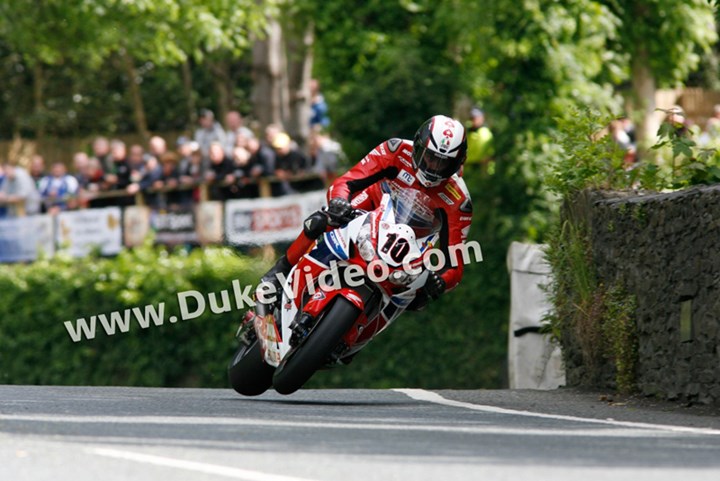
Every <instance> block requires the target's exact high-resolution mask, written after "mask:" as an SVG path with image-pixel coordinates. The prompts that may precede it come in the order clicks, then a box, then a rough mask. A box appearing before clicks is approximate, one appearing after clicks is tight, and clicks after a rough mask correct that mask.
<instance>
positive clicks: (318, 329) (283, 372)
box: [272, 296, 361, 394]
mask: <svg viewBox="0 0 720 481" xmlns="http://www.w3.org/2000/svg"><path fill="white" fill-rule="evenodd" d="M360 312H361V311H360V309H358V308H357V307H355V306H354V305H353V304H352V303H350V301H348V300H346V299H345V298H344V297H342V296H337V297H336V298H335V301H334V302H333V305H332V306H331V307H330V309H329V310H328V311H327V312H326V314H325V315H324V316H323V317H322V318H321V319H320V320H319V321H318V323H317V325H316V326H315V327H314V328H313V330H312V332H310V334H309V335H308V337H307V338H306V339H305V342H304V343H302V344H301V345H300V346H298V347H297V348H296V349H295V350H294V351H293V352H291V353H290V354H288V355H287V356H286V357H285V358H284V359H283V360H282V361H281V362H280V365H279V366H278V367H277V369H276V370H275V374H274V375H273V381H272V384H273V387H274V388H275V390H276V391H277V392H279V393H280V394H292V393H294V392H295V391H297V390H298V389H300V388H301V387H302V386H303V384H305V383H306V382H307V381H308V380H309V379H310V378H311V377H312V375H313V374H315V371H317V370H318V369H320V368H321V367H323V366H324V365H325V363H326V362H327V361H328V359H329V358H330V354H332V352H333V350H335V348H336V347H337V345H338V343H339V342H340V341H341V339H342V337H343V336H344V335H345V333H346V332H347V331H348V330H349V329H350V328H351V327H352V325H353V324H354V323H355V321H356V320H357V318H358V316H359V315H360Z"/></svg>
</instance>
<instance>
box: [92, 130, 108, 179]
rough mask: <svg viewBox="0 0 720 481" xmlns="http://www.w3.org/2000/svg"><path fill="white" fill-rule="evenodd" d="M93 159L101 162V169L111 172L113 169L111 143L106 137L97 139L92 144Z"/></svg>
mask: <svg viewBox="0 0 720 481" xmlns="http://www.w3.org/2000/svg"><path fill="white" fill-rule="evenodd" d="M92 151H93V155H92V158H94V159H97V161H98V162H100V168H101V169H102V170H103V171H104V172H109V171H110V169H111V168H112V156H111V155H110V142H109V141H108V139H106V138H105V137H96V138H95V140H93V143H92Z"/></svg>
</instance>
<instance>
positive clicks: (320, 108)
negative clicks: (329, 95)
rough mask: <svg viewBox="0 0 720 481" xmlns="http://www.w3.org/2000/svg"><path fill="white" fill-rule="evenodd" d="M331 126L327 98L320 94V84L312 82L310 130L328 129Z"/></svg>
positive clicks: (313, 80)
mask: <svg viewBox="0 0 720 481" xmlns="http://www.w3.org/2000/svg"><path fill="white" fill-rule="evenodd" d="M329 125H330V117H328V106H327V103H326V102H325V97H324V96H323V94H322V93H321V92H320V82H318V81H317V79H312V80H310V128H311V129H314V128H317V127H318V126H319V127H322V128H327V127H328V126H329Z"/></svg>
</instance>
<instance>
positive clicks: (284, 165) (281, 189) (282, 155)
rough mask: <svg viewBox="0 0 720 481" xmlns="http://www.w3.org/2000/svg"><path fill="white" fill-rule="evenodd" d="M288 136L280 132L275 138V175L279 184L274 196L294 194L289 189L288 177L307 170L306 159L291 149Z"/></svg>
mask: <svg viewBox="0 0 720 481" xmlns="http://www.w3.org/2000/svg"><path fill="white" fill-rule="evenodd" d="M292 144H293V142H292V139H291V138H290V136H288V134H286V133H285V132H281V133H279V134H277V135H276V136H275V139H274V142H273V148H274V149H275V175H276V176H277V177H278V179H280V181H281V182H280V184H279V186H278V187H276V188H275V190H274V195H288V194H294V193H295V190H294V189H293V188H292V187H290V177H291V176H292V175H293V174H297V173H300V172H302V171H304V170H305V169H307V167H308V164H309V161H308V158H307V157H306V156H305V154H303V153H302V152H300V151H299V150H298V149H296V148H293V145H292Z"/></svg>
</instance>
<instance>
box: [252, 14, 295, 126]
mask: <svg viewBox="0 0 720 481" xmlns="http://www.w3.org/2000/svg"><path fill="white" fill-rule="evenodd" d="M282 37H283V35H282V28H281V27H280V24H279V23H278V22H277V21H276V20H271V21H270V22H269V24H268V26H267V31H266V37H265V38H264V39H262V40H256V41H255V44H254V45H253V57H252V58H253V60H252V62H253V66H252V69H253V73H252V77H253V94H252V103H253V107H254V111H255V115H256V116H257V118H258V121H259V122H260V124H261V125H262V126H263V127H265V126H267V125H268V124H272V123H279V124H283V120H285V113H286V112H287V111H288V110H289V109H288V107H287V96H286V95H284V92H283V77H284V76H285V75H286V72H285V52H284V48H283V42H282Z"/></svg>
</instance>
